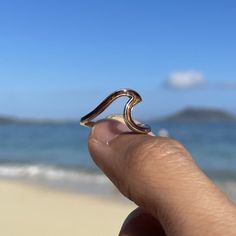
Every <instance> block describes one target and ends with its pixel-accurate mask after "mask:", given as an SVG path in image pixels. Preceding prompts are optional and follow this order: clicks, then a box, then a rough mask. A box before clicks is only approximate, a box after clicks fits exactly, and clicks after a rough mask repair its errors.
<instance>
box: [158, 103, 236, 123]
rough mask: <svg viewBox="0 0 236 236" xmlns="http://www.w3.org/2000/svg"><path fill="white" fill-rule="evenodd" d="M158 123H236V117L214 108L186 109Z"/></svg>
mask: <svg viewBox="0 0 236 236" xmlns="http://www.w3.org/2000/svg"><path fill="white" fill-rule="evenodd" d="M157 120H158V121H160V120H161V121H176V122H198V121H209V122H211V121H213V122H215V121H219V122H220V121H222V122H223V121H235V122H236V116H235V115H233V114H231V113H229V112H227V111H224V110H220V109H213V108H193V107H189V108H185V109H183V110H181V111H178V112H176V113H175V114H172V115H169V116H166V117H163V118H161V119H157Z"/></svg>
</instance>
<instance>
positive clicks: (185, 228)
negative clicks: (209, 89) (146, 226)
mask: <svg viewBox="0 0 236 236" xmlns="http://www.w3.org/2000/svg"><path fill="white" fill-rule="evenodd" d="M89 150H90V153H91V155H92V157H93V159H94V161H95V162H96V163H97V165H98V166H99V167H100V168H101V169H102V170H103V171H104V173H105V174H106V175H107V176H108V177H109V178H110V179H111V181H112V182H113V183H114V184H115V185H116V186H117V187H118V189H119V190H120V191H121V192H122V193H123V194H124V195H125V196H126V197H128V198H129V199H131V200H132V201H134V202H135V203H136V204H137V205H139V206H141V207H142V208H143V209H145V210H146V211H148V212H150V213H151V214H152V215H153V216H155V217H156V219H159V220H160V222H161V224H162V225H163V227H164V229H165V231H166V232H167V234H168V233H172V232H179V233H180V234H181V235H190V234H189V232H190V231H191V235H194V233H193V231H194V230H195V231H199V228H200V229H203V228H204V227H207V226H208V224H209V223H210V222H209V221H211V220H212V219H213V221H214V222H213V223H214V224H215V225H216V226H217V228H219V227H221V226H222V227H224V224H225V222H226V221H225V219H227V225H228V227H232V225H233V226H234V227H236V225H235V216H236V213H235V209H234V207H233V204H232V203H231V202H230V201H229V200H228V199H227V197H225V196H224V194H222V193H221V192H220V191H219V190H218V189H217V188H216V187H215V185H214V184H213V183H212V182H211V181H209V179H208V178H207V177H206V176H205V175H204V174H203V173H202V171H201V170H200V169H199V168H198V167H197V165H196V164H195V162H194V161H193V160H192V158H191V155H190V154H189V153H188V151H187V150H186V149H185V148H184V147H183V146H182V145H181V144H180V143H179V142H177V141H175V140H172V139H169V138H158V137H153V136H150V135H142V134H141V135H140V134H134V133H132V132H130V131H129V130H128V128H127V127H126V126H125V125H123V124H122V123H120V122H118V121H115V120H103V121H100V122H98V123H97V124H96V125H95V127H94V128H93V130H92V134H91V136H90V138H89ZM196 222H200V223H201V224H202V227H199V224H198V225H197V224H196ZM216 222H217V223H216ZM222 222H223V223H222ZM222 224H223V225H222ZM197 233H198V234H196V235H199V232H197Z"/></svg>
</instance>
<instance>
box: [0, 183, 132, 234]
mask: <svg viewBox="0 0 236 236" xmlns="http://www.w3.org/2000/svg"><path fill="white" fill-rule="evenodd" d="M0 194H1V200H0V209H1V214H0V235H4V236H16V235H17V236H72V235H83V236H86V235H88V236H91V235H96V236H105V235H118V232H119V229H120V227H121V225H122V222H123V220H124V219H125V217H126V216H127V215H128V214H129V212H130V211H132V210H133V209H134V208H135V206H134V205H133V204H132V203H130V202H125V201H124V202H123V201H119V200H115V199H114V200H112V199H105V198H99V197H96V196H90V195H85V194H77V193H76V194H75V193H69V192H62V191H56V190H51V189H49V188H43V187H38V186H31V185H28V184H23V183H19V182H13V181H3V180H2V181H0Z"/></svg>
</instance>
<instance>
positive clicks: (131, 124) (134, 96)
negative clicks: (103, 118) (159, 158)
mask: <svg viewBox="0 0 236 236" xmlns="http://www.w3.org/2000/svg"><path fill="white" fill-rule="evenodd" d="M122 96H127V97H129V100H128V102H127V103H126V105H125V107H124V111H123V121H124V123H125V124H126V125H127V127H128V128H129V129H130V130H132V131H134V132H136V133H141V134H146V133H149V132H150V131H151V128H150V126H149V125H146V124H137V123H135V121H134V120H133V119H132V114H131V112H132V109H133V107H134V106H135V105H136V104H138V103H139V102H141V101H142V98H141V96H140V95H139V94H138V93H137V92H136V91H134V90H132V89H120V90H117V91H115V92H113V93H112V94H110V95H109V96H108V97H106V98H105V99H104V100H103V101H102V102H101V103H100V104H99V105H98V106H97V107H96V108H95V109H94V110H93V111H91V112H90V113H88V114H87V115H85V116H83V117H82V118H81V120H80V124H81V125H84V126H88V127H92V126H93V125H94V124H95V122H94V121H92V120H93V119H94V118H96V117H97V116H98V115H100V114H101V113H102V112H103V111H104V110H105V109H106V108H107V107H108V106H109V105H110V104H111V103H112V102H113V101H115V100H116V99H117V98H119V97H122ZM116 116H117V115H112V116H109V117H108V118H112V119H116Z"/></svg>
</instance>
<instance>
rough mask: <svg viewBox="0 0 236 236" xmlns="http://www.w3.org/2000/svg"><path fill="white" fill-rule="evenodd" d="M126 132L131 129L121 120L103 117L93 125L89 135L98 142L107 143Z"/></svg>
mask: <svg viewBox="0 0 236 236" xmlns="http://www.w3.org/2000/svg"><path fill="white" fill-rule="evenodd" d="M127 132H131V131H130V129H129V128H128V127H127V126H126V125H125V124H123V123H122V122H119V121H117V120H113V119H105V120H100V121H98V122H97V123H96V124H95V125H94V127H93V128H92V132H91V136H90V137H91V138H92V139H95V140H97V141H98V142H101V143H104V144H106V145H109V143H110V142H111V141H112V140H113V139H114V138H116V137H117V136H119V135H120V134H122V133H127Z"/></svg>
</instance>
